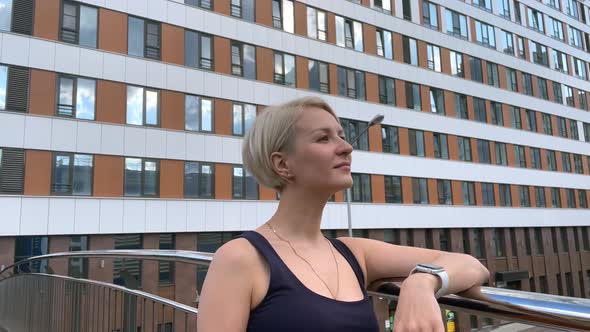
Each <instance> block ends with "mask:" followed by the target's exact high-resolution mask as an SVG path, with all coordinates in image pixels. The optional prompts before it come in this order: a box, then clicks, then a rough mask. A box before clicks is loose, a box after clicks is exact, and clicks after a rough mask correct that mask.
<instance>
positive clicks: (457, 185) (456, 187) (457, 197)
mask: <svg viewBox="0 0 590 332" xmlns="http://www.w3.org/2000/svg"><path fill="white" fill-rule="evenodd" d="M451 190H452V193H453V205H463V186H462V182H461V181H456V180H453V181H451Z"/></svg>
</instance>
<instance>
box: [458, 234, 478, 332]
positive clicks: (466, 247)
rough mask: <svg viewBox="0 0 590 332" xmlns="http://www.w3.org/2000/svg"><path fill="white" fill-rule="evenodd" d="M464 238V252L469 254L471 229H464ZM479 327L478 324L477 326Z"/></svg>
mask: <svg viewBox="0 0 590 332" xmlns="http://www.w3.org/2000/svg"><path fill="white" fill-rule="evenodd" d="M462 233H463V234H462V237H463V252H464V253H466V254H469V253H470V252H471V248H470V247H471V246H470V245H469V229H468V228H463V230H462ZM476 326H477V324H476Z"/></svg>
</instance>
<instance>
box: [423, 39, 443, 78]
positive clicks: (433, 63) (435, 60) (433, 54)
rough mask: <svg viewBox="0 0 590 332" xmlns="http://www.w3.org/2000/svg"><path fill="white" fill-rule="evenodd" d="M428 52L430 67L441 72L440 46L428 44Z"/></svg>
mask: <svg viewBox="0 0 590 332" xmlns="http://www.w3.org/2000/svg"><path fill="white" fill-rule="evenodd" d="M426 54H427V56H428V57H427V59H428V60H427V62H428V69H431V70H434V71H438V72H440V71H441V66H440V47H438V46H434V45H431V44H428V45H426Z"/></svg>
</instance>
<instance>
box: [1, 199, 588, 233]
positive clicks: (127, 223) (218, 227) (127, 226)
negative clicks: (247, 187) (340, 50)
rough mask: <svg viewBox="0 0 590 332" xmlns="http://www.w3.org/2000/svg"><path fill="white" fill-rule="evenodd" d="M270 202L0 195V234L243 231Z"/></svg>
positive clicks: (381, 214) (546, 223) (375, 207)
mask: <svg viewBox="0 0 590 332" xmlns="http://www.w3.org/2000/svg"><path fill="white" fill-rule="evenodd" d="M276 207H277V203H276V202H260V201H217V200H202V201H201V200H164V199H97V198H66V197H10V196H0V210H1V211H3V222H4V225H5V226H4V227H2V229H0V236H18V235H62V234H72V235H73V234H119V233H169V232H219V231H243V230H250V229H254V228H256V227H258V226H259V225H261V224H262V223H264V222H266V221H267V220H268V219H269V218H270V217H271V216H272V214H273V213H274V210H275V209H276ZM588 217H590V210H587V209H538V208H488V207H454V206H453V207H449V206H419V205H399V204H356V203H353V204H352V224H353V228H355V229H382V228H383V229H391V228H479V227H551V226H586V225H587V224H588V223H587V220H588ZM322 228H323V229H346V228H347V220H346V204H344V203H328V205H327V206H326V208H325V210H324V214H323V217H322Z"/></svg>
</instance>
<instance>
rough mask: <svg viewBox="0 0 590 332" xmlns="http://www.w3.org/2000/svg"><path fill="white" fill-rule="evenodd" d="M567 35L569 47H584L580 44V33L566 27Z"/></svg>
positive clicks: (570, 27)
mask: <svg viewBox="0 0 590 332" xmlns="http://www.w3.org/2000/svg"><path fill="white" fill-rule="evenodd" d="M567 35H568V36H569V38H570V40H569V43H570V45H572V46H573V47H577V48H584V45H583V44H582V31H580V30H578V29H576V28H574V27H572V26H571V25H568V26H567Z"/></svg>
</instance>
